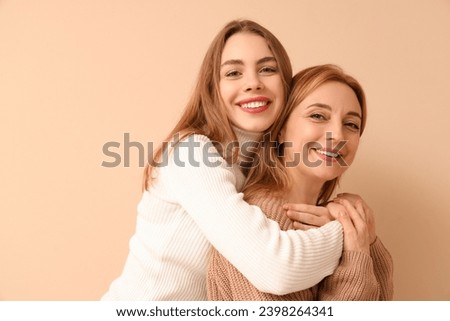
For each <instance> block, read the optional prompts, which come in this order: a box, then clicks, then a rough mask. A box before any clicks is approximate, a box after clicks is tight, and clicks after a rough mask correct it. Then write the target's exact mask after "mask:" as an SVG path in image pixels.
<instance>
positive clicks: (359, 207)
mask: <svg viewBox="0 0 450 321" xmlns="http://www.w3.org/2000/svg"><path fill="white" fill-rule="evenodd" d="M355 209H356V210H357V211H358V213H359V215H361V217H362V218H363V220H364V222H366V221H367V215H366V210H365V208H364V206H363V203H362V200H358V201H356V203H355Z"/></svg>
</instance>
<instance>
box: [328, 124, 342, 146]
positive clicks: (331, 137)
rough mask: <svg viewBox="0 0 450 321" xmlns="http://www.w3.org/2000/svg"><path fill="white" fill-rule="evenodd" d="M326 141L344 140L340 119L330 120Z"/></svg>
mask: <svg viewBox="0 0 450 321" xmlns="http://www.w3.org/2000/svg"><path fill="white" fill-rule="evenodd" d="M326 139H327V141H334V142H340V141H343V140H344V131H343V128H342V123H341V122H340V121H335V122H332V123H331V124H330V126H329V128H328V130H327V136H326Z"/></svg>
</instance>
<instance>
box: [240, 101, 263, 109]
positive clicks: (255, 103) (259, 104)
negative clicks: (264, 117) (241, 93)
mask: <svg viewBox="0 0 450 321" xmlns="http://www.w3.org/2000/svg"><path fill="white" fill-rule="evenodd" d="M268 103H269V102H268V101H253V102H249V103H245V104H241V105H240V106H241V108H246V109H254V108H260V107H263V106H266V105H267V104H268Z"/></svg>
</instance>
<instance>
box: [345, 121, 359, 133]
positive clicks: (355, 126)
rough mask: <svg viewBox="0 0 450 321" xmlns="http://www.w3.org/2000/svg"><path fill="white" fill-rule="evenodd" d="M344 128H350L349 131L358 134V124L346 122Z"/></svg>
mask: <svg viewBox="0 0 450 321" xmlns="http://www.w3.org/2000/svg"><path fill="white" fill-rule="evenodd" d="M345 126H347V127H348V128H350V129H351V130H354V131H358V132H359V125H358V124H355V123H352V122H348V123H345Z"/></svg>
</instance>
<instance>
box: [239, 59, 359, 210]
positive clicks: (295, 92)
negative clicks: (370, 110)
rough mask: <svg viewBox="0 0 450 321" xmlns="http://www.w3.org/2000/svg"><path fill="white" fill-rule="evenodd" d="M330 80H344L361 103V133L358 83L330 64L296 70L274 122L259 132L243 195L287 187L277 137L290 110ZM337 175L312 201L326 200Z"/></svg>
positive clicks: (249, 196) (284, 189)
mask: <svg viewBox="0 0 450 321" xmlns="http://www.w3.org/2000/svg"><path fill="white" fill-rule="evenodd" d="M330 81H337V82H340V83H343V84H346V85H347V86H349V87H350V88H351V89H352V90H353V92H354V93H355V95H356V97H357V99H358V102H359V105H360V107H361V126H360V135H362V133H363V132H364V128H365V125H366V119H367V107H366V97H365V94H364V90H363V88H362V86H361V85H360V83H359V82H358V81H357V80H356V79H355V78H353V77H352V76H350V75H348V74H346V73H344V71H343V70H342V69H341V68H340V67H339V66H336V65H333V64H325V65H318V66H314V67H309V68H307V69H304V70H302V71H300V72H299V73H297V74H296V75H295V77H294V78H293V80H292V91H291V93H290V96H289V99H288V102H287V104H286V107H285V108H284V109H283V110H282V111H281V115H280V117H279V120H278V122H276V123H274V125H273V126H272V128H270V130H269V131H267V132H266V133H265V134H264V135H263V140H262V142H261V148H260V149H259V151H258V155H256V158H257V159H258V162H256V163H255V164H254V166H253V167H252V168H251V169H250V170H249V174H248V176H247V179H246V183H245V186H244V190H243V192H244V195H245V198H246V199H248V198H251V197H254V196H256V195H257V194H258V195H264V194H270V193H274V192H273V191H276V192H275V193H279V194H278V195H281V194H282V193H283V192H285V191H286V190H287V189H288V188H289V185H290V181H289V177H288V174H287V170H286V166H285V163H284V160H283V157H282V155H281V154H282V153H280V144H279V143H278V142H277V139H278V137H279V136H280V134H281V131H282V129H283V127H284V125H285V123H286V121H287V119H288V118H289V116H290V115H291V113H292V111H293V110H294V109H295V108H296V107H297V106H298V105H299V104H300V103H301V102H302V101H303V100H304V99H305V98H306V97H307V96H308V95H309V94H310V93H312V92H313V91H314V90H315V89H317V88H318V87H319V86H321V85H322V84H324V83H325V82H330ZM339 179H340V177H336V178H334V179H332V180H330V181H327V182H325V183H324V185H323V186H322V189H321V191H320V194H319V197H318V199H317V203H316V205H323V204H325V203H326V202H328V201H329V199H330V197H331V195H332V194H333V192H334V190H335V188H336V187H337V186H338V184H339Z"/></svg>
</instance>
